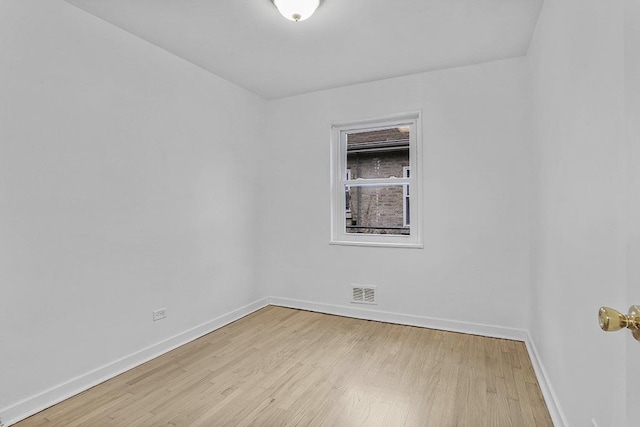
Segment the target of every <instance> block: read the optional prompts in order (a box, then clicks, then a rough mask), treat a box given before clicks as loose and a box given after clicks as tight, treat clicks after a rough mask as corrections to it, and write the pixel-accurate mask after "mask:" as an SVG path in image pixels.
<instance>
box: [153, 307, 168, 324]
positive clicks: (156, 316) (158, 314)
mask: <svg viewBox="0 0 640 427" xmlns="http://www.w3.org/2000/svg"><path fill="white" fill-rule="evenodd" d="M165 317H167V308H166V307H165V308H159V309H157V310H153V321H154V322H155V321H156V320H160V319H164V318H165Z"/></svg>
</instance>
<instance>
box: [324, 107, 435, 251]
mask: <svg viewBox="0 0 640 427" xmlns="http://www.w3.org/2000/svg"><path fill="white" fill-rule="evenodd" d="M397 126H409V127H410V129H411V131H410V134H409V168H410V170H411V173H410V176H409V177H405V176H403V177H391V178H383V179H362V180H347V179H345V178H347V175H345V171H346V170H347V149H346V135H347V133H350V132H354V131H367V130H375V129H384V128H389V127H397ZM421 146H422V127H421V113H420V112H419V111H417V112H409V113H400V114H393V115H387V116H383V117H377V118H370V119H366V120H357V121H348V122H333V123H332V124H331V239H330V244H336V245H355V246H387V247H406V248H423V247H424V246H423V244H422V227H421V225H422V224H421V223H422V221H421V218H422V212H421V210H422V206H421V204H420V197H419V196H420V194H421V185H420V184H421V179H420V176H421V170H422V167H421V166H422V153H421ZM403 175H404V174H403ZM346 185H349V187H350V188H353V187H359V186H362V187H364V186H383V185H392V186H396V185H402V186H403V193H404V192H405V191H404V190H405V189H406V186H407V185H409V186H410V188H411V199H412V200H411V203H410V206H409V208H410V212H409V215H410V218H411V226H410V234H409V235H390V234H358V233H347V232H346V224H345V212H346V209H347V206H346V197H345V186H346ZM402 203H403V211H404V208H405V198H404V197H403V200H402ZM404 220H406V216H405V215H403V221H404Z"/></svg>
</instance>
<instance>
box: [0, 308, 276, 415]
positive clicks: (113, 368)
mask: <svg viewBox="0 0 640 427" xmlns="http://www.w3.org/2000/svg"><path fill="white" fill-rule="evenodd" d="M268 303H269V299H268V298H263V299H260V300H258V301H255V302H253V303H251V304H247V305H245V306H243V307H240V308H238V309H237V310H233V311H231V312H229V313H226V314H223V315H222V316H219V317H216V318H215V319H213V320H210V321H208V322H206V323H203V324H201V325H198V326H196V327H194V328H191V329H189V330H187V331H184V332H182V333H179V334H177V335H174V336H173V337H170V338H167V339H166V340H163V341H160V342H158V343H156V344H153V345H151V346H149V347H147V348H144V349H142V350H140V351H137V352H135V353H133V354H130V355H128V356H125V357H123V358H121V359H119V360H116V361H114V362H111V363H109V364H106V365H104V366H101V367H99V368H97V369H94V370H93V371H91V372H87V373H86V374H83V375H80V376H78V377H76V378H73V379H71V380H69V381H67V382H65V383H62V384H59V385H57V386H55V387H52V388H50V389H48V390H45V391H43V392H42V393H39V394H37V395H35V396H32V397H29V398H27V399H25V400H22V401H21V402H18V403H15V404H13V405H11V406H9V407H7V408H3V409H0V415H1V416H2V420H3V422H4V423H5V425H7V426H10V425H12V424H15V423H17V422H18V421H20V420H23V419H25V418H27V417H30V416H31V415H33V414H36V413H38V412H40V411H42V410H43V409H46V408H48V407H50V406H52V405H55V404H56V403H59V402H62V401H63V400H65V399H68V398H69V397H71V396H74V395H76V394H78V393H81V392H83V391H85V390H87V389H89V388H91V387H94V386H96V385H98V384H100V383H102V382H104V381H107V380H108V379H111V378H113V377H115V376H117V375H120V374H121V373H123V372H126V371H128V370H130V369H132V368H135V367H136V366H139V365H141V364H143V363H145V362H148V361H149V360H151V359H154V358H156V357H158V356H161V355H163V354H165V353H167V352H169V351H171V350H173V349H175V348H177V347H180V346H181V345H184V344H186V343H188V342H191V341H193V340H195V339H197V338H200V337H201V336H203V335H206V334H208V333H210V332H213V331H215V330H216V329H219V328H221V327H223V326H225V325H228V324H229V323H231V322H234V321H236V320H238V319H240V318H242V317H244V316H246V315H248V314H251V313H253V312H254V311H256V310H259V309H261V308H263V307H266V306H267V305H268Z"/></svg>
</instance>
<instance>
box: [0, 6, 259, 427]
mask: <svg viewBox="0 0 640 427" xmlns="http://www.w3.org/2000/svg"><path fill="white" fill-rule="evenodd" d="M0 52H2V53H1V55H0V305H1V308H0V348H1V349H2V350H1V351H0V379H1V380H0V415H4V416H5V421H6V420H7V419H6V417H8V416H11V415H16V414H13V413H12V414H3V413H2V411H3V408H6V407H9V406H12V405H14V404H16V403H18V402H19V401H21V400H22V399H27V398H30V397H32V396H33V395H35V394H37V393H40V392H42V391H45V390H47V389H49V388H50V387H54V386H57V385H59V384H61V383H62V382H65V381H67V380H70V379H73V378H75V377H77V376H79V375H83V374H85V373H87V372H88V371H90V370H92V369H95V368H97V367H100V366H102V365H104V364H106V363H109V362H113V361H115V360H117V359H119V358H121V357H123V356H126V355H129V354H131V353H133V352H135V351H138V350H140V349H143V348H145V347H147V346H149V345H152V344H154V343H158V342H159V341H161V340H164V339H166V338H169V337H171V336H173V335H175V334H178V333H180V332H183V331H185V330H188V329H189V328H192V327H194V326H197V325H199V324H201V323H203V322H207V321H209V320H211V319H213V318H215V317H217V316H220V315H222V314H224V313H227V312H229V311H231V310H235V309H237V308H238V307H241V306H242V305H244V304H247V303H250V302H253V301H255V300H256V299H257V298H258V297H260V296H263V295H264V292H263V290H262V289H260V288H259V284H260V281H259V280H257V276H256V271H255V269H254V268H251V266H253V265H255V263H256V256H257V249H256V241H255V238H254V237H255V232H256V227H257V225H256V221H254V219H255V214H254V211H255V197H254V196H255V193H256V188H255V186H254V182H255V180H256V177H255V176H254V173H255V172H254V171H255V170H256V162H257V160H258V159H257V156H255V155H254V154H253V150H252V147H253V146H254V145H255V144H256V141H261V135H262V132H263V127H264V117H265V102H264V101H262V100H261V99H260V98H258V97H256V96H254V95H252V94H249V93H248V92H246V91H244V90H242V89H239V88H237V87H235V86H233V85H231V84H229V83H227V82H225V81H223V80H221V79H219V78H217V77H215V76H212V75H211V74H209V73H206V72H204V71H202V70H201V69H199V68H197V67H195V66H193V65H191V64H189V63H186V62H184V61H182V60H180V59H177V58H176V57H175V56H173V55H171V54H168V53H167V52H165V51H163V50H160V49H158V48H155V47H153V46H151V45H150V44H148V43H146V42H144V41H142V40H140V39H138V38H136V37H133V36H131V35H129V34H127V33H125V32H123V31H121V30H119V29H117V28H116V27H113V26H111V25H109V24H106V23H104V22H103V21H100V20H98V19H97V18H95V17H92V16H90V15H88V14H86V13H84V12H82V11H80V10H78V9H76V8H75V7H73V6H71V5H69V4H67V3H64V2H62V1H61V0H30V1H23V0H3V1H2V2H1V3H0ZM160 307H167V309H168V317H167V319H165V320H163V321H160V322H156V323H153V322H152V321H151V312H152V310H153V309H156V308H160Z"/></svg>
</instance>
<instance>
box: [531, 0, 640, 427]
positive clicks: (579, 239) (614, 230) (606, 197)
mask: <svg viewBox="0 0 640 427" xmlns="http://www.w3.org/2000/svg"><path fill="white" fill-rule="evenodd" d="M623 29H624V16H623V2H622V1H620V0H614V1H601V0H565V1H560V0H548V1H546V2H545V3H544V7H543V10H542V13H541V16H540V18H539V21H538V26H537V30H536V34H535V36H534V40H533V43H532V46H531V48H530V51H529V60H530V63H531V71H532V92H533V97H534V103H533V119H534V126H533V132H534V138H533V147H534V148H533V154H534V156H533V158H534V165H533V171H534V172H535V175H534V179H533V201H532V206H533V207H534V209H535V213H534V215H533V221H532V223H533V228H532V230H533V232H532V236H533V239H532V273H533V274H532V284H531V287H532V306H533V308H532V317H531V319H532V322H531V326H530V329H531V334H532V336H533V339H534V342H535V343H536V345H537V347H538V350H539V353H540V358H541V360H542V363H543V365H544V366H545V368H546V370H547V374H548V379H549V381H550V383H551V384H552V385H553V388H554V389H555V392H556V394H557V398H558V401H559V402H560V404H561V407H562V410H563V412H564V415H565V418H566V421H567V423H568V425H571V426H587V425H590V422H591V418H594V419H595V420H596V421H597V422H598V424H599V425H600V426H622V425H625V421H624V401H625V394H624V380H623V379H621V375H622V374H623V372H622V370H621V368H622V366H624V354H625V347H624V342H625V340H626V339H628V337H627V336H626V334H622V333H620V335H617V336H615V335H611V334H604V333H602V332H601V331H600V329H599V328H598V324H597V319H596V315H597V310H598V307H599V306H600V305H609V306H611V307H617V308H619V309H626V307H627V306H628V301H627V300H626V298H625V286H626V282H625V274H626V273H625V263H626V253H625V250H626V243H625V232H626V231H625V224H624V217H625V212H624V209H625V208H624V204H625V200H624V199H625V179H626V167H625V166H626V154H627V153H626V148H625V143H624V39H623ZM620 385H622V386H623V387H622V388H621V387H619V386H620ZM630 425H631V424H630Z"/></svg>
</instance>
